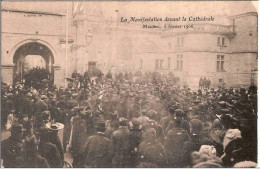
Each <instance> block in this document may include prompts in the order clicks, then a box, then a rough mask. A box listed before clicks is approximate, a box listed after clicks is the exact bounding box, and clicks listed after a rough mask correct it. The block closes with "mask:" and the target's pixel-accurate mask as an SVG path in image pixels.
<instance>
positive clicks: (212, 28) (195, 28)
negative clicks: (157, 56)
mask: <svg viewBox="0 0 260 175" xmlns="http://www.w3.org/2000/svg"><path fill="white" fill-rule="evenodd" d="M189 25H190V24H189ZM187 33H212V34H220V35H226V36H227V37H230V38H232V37H234V36H235V35H236V32H235V26H234V25H218V24H192V27H190V28H188V29H186V28H184V27H182V28H178V29H166V30H164V31H163V35H162V36H163V37H168V36H174V35H180V34H187Z"/></svg>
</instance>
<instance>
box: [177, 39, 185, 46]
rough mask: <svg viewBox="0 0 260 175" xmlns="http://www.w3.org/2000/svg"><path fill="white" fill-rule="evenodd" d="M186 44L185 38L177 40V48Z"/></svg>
mask: <svg viewBox="0 0 260 175" xmlns="http://www.w3.org/2000/svg"><path fill="white" fill-rule="evenodd" d="M183 44H184V37H178V38H177V46H182V45H183Z"/></svg>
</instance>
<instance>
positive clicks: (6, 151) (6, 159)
mask: <svg viewBox="0 0 260 175" xmlns="http://www.w3.org/2000/svg"><path fill="white" fill-rule="evenodd" d="M24 131H25V130H24V129H23V126H22V125H21V124H15V125H13V126H12V129H11V136H10V137H9V138H8V139H6V140H4V141H2V143H1V158H2V159H3V166H4V167H5V168H19V167H20V168H21V167H22V163H23V161H22V147H23V143H22V139H23V132H24Z"/></svg>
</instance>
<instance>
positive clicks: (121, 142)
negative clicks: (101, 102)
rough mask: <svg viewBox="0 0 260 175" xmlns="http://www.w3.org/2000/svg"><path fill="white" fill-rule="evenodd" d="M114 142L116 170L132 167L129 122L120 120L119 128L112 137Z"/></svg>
mask: <svg viewBox="0 0 260 175" xmlns="http://www.w3.org/2000/svg"><path fill="white" fill-rule="evenodd" d="M111 142H112V153H113V159H112V163H113V166H114V167H115V168H125V167H129V166H130V161H129V160H130V150H131V147H130V143H129V131H128V129H127V120H126V119H125V118H120V119H119V128H118V130H116V131H114V132H113V134H112V136H111Z"/></svg>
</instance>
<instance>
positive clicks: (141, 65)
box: [140, 59, 143, 69]
mask: <svg viewBox="0 0 260 175" xmlns="http://www.w3.org/2000/svg"><path fill="white" fill-rule="evenodd" d="M140 69H143V60H142V59H141V60H140Z"/></svg>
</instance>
